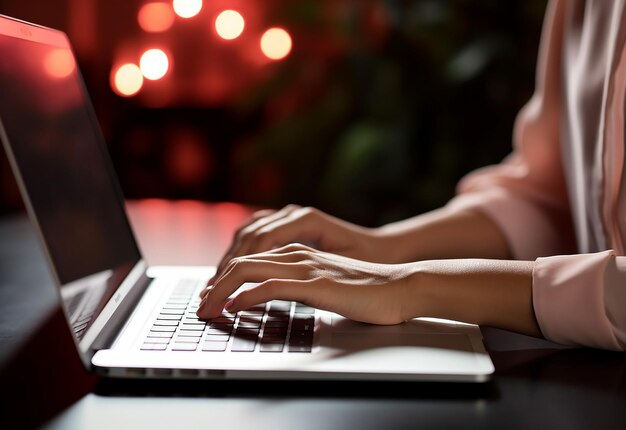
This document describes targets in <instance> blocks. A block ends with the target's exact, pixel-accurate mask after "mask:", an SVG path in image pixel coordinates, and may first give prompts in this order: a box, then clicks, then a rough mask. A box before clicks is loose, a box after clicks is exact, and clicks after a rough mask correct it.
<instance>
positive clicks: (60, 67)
mask: <svg viewBox="0 0 626 430" xmlns="http://www.w3.org/2000/svg"><path fill="white" fill-rule="evenodd" d="M44 68H45V69H46V72H48V74H49V75H50V76H52V77H53V78H66V77H68V76H69V75H71V74H72V72H73V71H74V69H76V62H75V61H74V57H72V53H71V52H70V51H69V50H67V49H54V50H52V51H50V52H49V53H48V54H47V55H46V56H45V58H44Z"/></svg>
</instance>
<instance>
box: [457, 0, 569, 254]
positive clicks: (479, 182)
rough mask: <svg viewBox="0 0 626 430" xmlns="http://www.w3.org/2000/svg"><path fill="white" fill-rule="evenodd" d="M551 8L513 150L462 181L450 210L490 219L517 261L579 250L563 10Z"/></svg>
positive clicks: (544, 25) (547, 12)
mask: <svg viewBox="0 0 626 430" xmlns="http://www.w3.org/2000/svg"><path fill="white" fill-rule="evenodd" d="M561 9H562V4H561V3H558V2H557V3H554V2H551V3H549V4H548V8H547V10H546V17H545V19H544V24H543V30H542V37H541V42H540V47H539V58H538V61H537V76H536V84H535V92H534V94H533V96H532V98H531V99H530V101H529V102H528V103H527V104H526V105H525V106H524V107H523V108H522V110H521V111H520V113H519V114H518V116H517V118H516V121H515V128H514V131H513V145H514V147H513V152H512V153H511V154H510V155H509V156H508V157H507V158H506V159H505V160H503V161H502V162H501V163H500V164H497V165H493V166H488V167H483V168H480V169H478V170H475V171H473V172H471V173H470V174H468V175H466V176H465V177H464V178H462V179H461V181H460V182H459V184H458V186H457V195H456V196H455V197H454V198H453V199H452V200H451V201H450V202H448V206H449V207H452V208H458V209H466V208H472V209H475V210H480V211H482V212H484V213H485V214H486V215H488V216H489V217H490V218H491V219H492V220H493V221H494V222H495V223H496V224H497V225H498V226H499V227H500V229H501V231H502V232H503V233H504V235H505V237H506V239H507V243H508V246H509V250H510V252H511V254H512V256H513V257H514V258H516V259H524V260H534V259H535V258H537V257H540V256H548V255H555V254H562V253H571V252H574V251H575V249H576V247H575V243H574V240H573V238H574V233H573V227H572V223H571V215H570V210H569V203H568V197H567V190H566V185H565V180H564V176H563V168H562V165H561V150H560V143H559V141H560V132H559V110H560V95H561V93H560V91H561V81H560V80H561V77H560V68H561V54H560V51H561V45H562V31H563V16H562V15H563V11H562V10H561Z"/></svg>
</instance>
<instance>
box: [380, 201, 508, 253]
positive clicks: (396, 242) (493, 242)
mask: <svg viewBox="0 0 626 430" xmlns="http://www.w3.org/2000/svg"><path fill="white" fill-rule="evenodd" d="M375 234H376V235H377V236H378V237H379V239H380V242H381V243H382V246H381V248H382V249H384V250H385V254H386V260H387V261H386V262H389V263H401V262H410V261H419V260H431V259H443V258H446V259H447V258H498V259H506V258H510V252H509V248H508V244H507V242H506V239H505V237H504V235H503V234H502V232H501V231H500V229H499V228H498V226H497V225H495V223H494V222H493V221H492V220H491V219H490V218H489V217H487V216H486V215H484V214H483V213H481V212H479V211H473V210H454V209H449V208H446V207H444V208H441V209H437V210H434V211H431V212H427V213H425V214H422V215H418V216H416V217H413V218H410V219H407V220H403V221H399V222H396V223H392V224H387V225H384V226H382V227H379V228H378V229H376V233H375Z"/></svg>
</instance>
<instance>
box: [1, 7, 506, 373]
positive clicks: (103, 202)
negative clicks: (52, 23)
mask: <svg viewBox="0 0 626 430" xmlns="http://www.w3.org/2000/svg"><path fill="white" fill-rule="evenodd" d="M0 137H1V139H2V142H3V144H4V147H5V149H6V152H7V154H8V158H9V161H10V163H11V165H12V168H13V170H14V173H15V176H16V179H17V181H18V184H19V186H20V189H21V192H22V196H23V199H24V202H25V204H26V207H27V209H28V212H29V216H30V217H31V220H32V221H33V224H34V225H36V226H37V229H38V232H39V234H40V238H41V241H42V247H43V249H44V251H45V253H46V256H47V259H48V262H49V265H50V269H51V273H52V274H53V276H54V279H55V284H56V286H57V289H58V292H59V297H60V299H61V302H62V304H63V308H64V311H65V315H66V317H67V322H68V327H69V329H70V330H71V332H72V334H73V336H74V339H75V341H76V348H77V351H78V353H79V354H80V356H81V358H82V361H83V363H84V365H85V366H86V368H87V369H89V370H90V371H95V372H98V373H101V374H103V375H107V376H111V377H122V378H136V377H142V378H256V379H258V378H261V379H286V378H295V379H340V380H417V381H455V382H456V381H464V382H483V381H486V380H488V379H489V377H490V376H491V374H492V373H493V371H494V367H493V364H492V361H491V359H490V357H489V355H488V353H487V352H486V351H485V348H484V346H483V343H482V336H481V332H480V330H479V328H478V327H477V326H475V325H469V324H463V323H458V322H455V321H444V320H436V319H415V320H412V321H409V322H407V323H404V324H400V325H395V326H375V325H369V324H362V323H357V322H353V321H350V320H347V319H345V318H342V317H341V316H339V315H336V314H333V313H330V312H325V311H320V310H314V309H311V308H308V307H306V306H303V305H302V304H298V303H291V302H281V301H273V302H270V303H267V304H265V305H263V306H260V307H257V308H256V309H253V310H250V312H249V313H248V314H242V315H228V314H225V315H223V316H222V317H221V319H220V320H219V321H210V322H204V321H200V320H198V319H197V318H195V309H196V308H197V304H198V302H197V300H198V299H197V293H198V292H199V290H200V289H201V288H202V287H203V286H204V285H205V283H206V281H207V279H208V278H209V277H210V276H211V275H212V273H213V271H214V268H211V267H148V266H147V265H146V263H145V261H144V259H143V258H142V256H141V253H140V251H139V249H138V246H137V243H136V240H135V237H134V235H133V232H132V229H131V227H130V223H129V221H128V218H127V215H126V212H125V208H124V200H123V195H122V192H121V188H120V186H119V184H118V180H117V177H116V175H115V171H114V168H113V166H112V163H111V160H110V158H109V154H108V151H107V147H106V144H105V143H104V140H103V137H102V134H101V131H100V128H99V126H98V122H97V119H96V117H95V114H94V111H93V107H92V105H91V102H90V100H89V97H88V95H87V92H86V90H85V88H84V84H83V81H82V78H81V76H80V72H79V70H78V66H77V63H76V60H75V57H74V55H73V53H72V50H71V46H70V43H69V41H68V38H67V37H66V35H65V34H64V33H63V32H60V31H58V30H54V29H50V28H45V27H41V26H37V25H34V24H30V23H26V22H22V21H19V20H15V19H13V18H10V17H6V16H1V15H0ZM242 288H246V285H244V286H242ZM272 309H276V311H275V313H274V314H272V313H271V311H272ZM279 314H280V315H283V316H286V317H288V318H289V322H288V323H286V324H287V325H286V326H285V327H287V328H289V329H290V330H291V329H295V328H296V326H297V327H303V328H306V329H307V330H309V329H310V331H309V332H307V333H308V334H307V333H305V334H301V333H300V332H294V331H289V334H287V337H286V338H285V340H284V341H283V343H282V346H280V345H279V343H280V341H279V342H274V344H272V345H269V346H268V344H267V343H264V339H269V335H270V334H272V333H273V330H274V328H273V327H274V325H275V324H278V322H277V318H278V317H277V316H276V315H279ZM300 317H301V320H298V321H296V320H297V318H300ZM168 321H169V322H168ZM181 326H185V327H186V330H182V329H181ZM254 327H257V328H256V329H254ZM238 328H241V330H242V331H241V332H242V333H243V332H244V331H245V333H246V335H245V336H244V335H241V336H238V333H239V332H238V331H236V330H237V329H238ZM244 329H248V330H247V331H246V330H244ZM255 330H256V333H257V334H258V336H259V337H258V338H255V337H254V336H253V335H252V337H251V335H250V333H251V332H252V333H254V332H255ZM181 331H182V332H184V333H186V336H183V335H182V334H180V333H181ZM194 331H195V332H196V333H192V332H194ZM264 336H265V337H264ZM185 337H187V338H185ZM159 339H161V340H159ZM272 339H273V338H272ZM303 339H304V340H306V341H307V342H308V341H309V340H310V343H308V344H307V345H305V346H303V344H302V343H301V342H302V341H303ZM185 344H188V346H185ZM164 345H165V346H164ZM189 345H191V346H189ZM194 345H195V347H194ZM220 345H221V346H223V347H224V348H223V350H221V348H220V347H219V346H220ZM216 346H218V347H217V348H216ZM233 347H238V349H237V348H235V350H232V348H233ZM242 348H243V349H242Z"/></svg>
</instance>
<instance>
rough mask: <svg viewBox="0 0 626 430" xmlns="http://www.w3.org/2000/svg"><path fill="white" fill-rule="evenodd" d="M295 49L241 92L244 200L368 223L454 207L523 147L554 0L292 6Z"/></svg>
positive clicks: (237, 161)
mask: <svg viewBox="0 0 626 430" xmlns="http://www.w3.org/2000/svg"><path fill="white" fill-rule="evenodd" d="M285 4H286V6H284V7H282V8H280V9H277V10H276V18H277V20H280V21H281V22H285V23H287V25H288V26H290V28H293V29H295V30H293V32H294V38H295V40H296V43H299V44H300V46H298V48H297V49H295V50H294V52H293V55H292V56H291V57H290V58H288V60H287V61H285V64H284V65H283V66H282V68H281V69H280V71H279V73H277V74H276V76H274V77H273V79H272V80H271V81H270V82H269V83H267V85H265V86H263V87H262V88H259V89H258V90H257V91H256V92H254V93H252V94H248V95H246V97H244V98H242V99H241V100H239V103H238V105H237V109H238V112H239V114H240V115H243V116H248V117H257V118H259V119H258V125H257V127H256V128H254V130H253V131H252V132H250V133H249V134H248V135H246V136H245V137H243V138H242V139H241V140H240V141H239V142H238V143H237V146H236V148H235V151H234V153H233V157H232V169H231V171H232V172H235V173H234V174H233V175H234V177H233V178H231V182H232V184H233V193H234V194H235V199H237V200H240V201H244V202H247V203H253V204H259V205H263V206H273V207H280V206H282V205H284V204H287V203H300V204H304V205H314V206H317V207H320V208H322V209H324V210H326V211H328V212H331V213H333V214H335V215H337V216H341V217H344V218H347V219H350V220H352V221H355V222H359V223H362V224H367V225H376V224H380V223H383V222H388V221H391V220H395V219H399V218H403V217H407V216H410V215H413V214H416V213H419V212H422V211H425V210H429V209H432V208H434V207H438V206H440V205H442V204H443V203H445V202H446V201H447V200H448V199H449V198H450V197H451V196H452V195H453V193H454V188H455V185H456V183H457V181H458V179H459V178H460V177H461V176H463V175H464V174H465V173H467V172H468V171H470V170H472V169H474V168H476V167H479V166H483V165H486V164H492V163H497V162H499V161H500V160H501V159H502V158H503V157H504V156H505V155H506V154H507V153H508V152H509V151H510V149H511V135H512V127H513V120H514V118H515V115H516V113H517V111H518V110H519V109H520V107H521V106H522V105H523V104H524V103H525V102H526V101H527V100H528V98H529V97H530V95H531V93H532V89H533V85H534V68H535V61H536V55H537V47H538V41H539V36H540V30H541V22H542V19H543V14H544V11H545V6H546V2H545V1H539V0H532V1H531V0H510V1H504V2H503V1H497V0H476V1H470V0H466V1H461V0H456V1H455V0H412V1H410V0H405V1H400V0H387V1H367V0H361V1H356V0H355V1H335V2H332V1H326V2H324V1H319V0H318V1H314V0H300V1H290V2H285Z"/></svg>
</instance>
